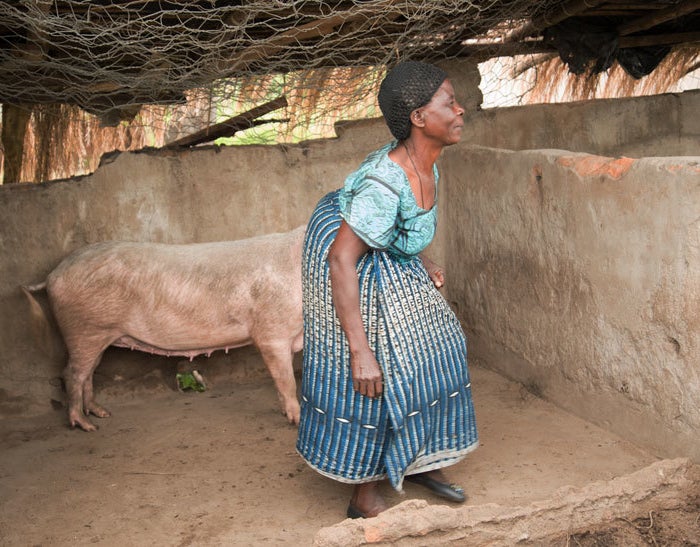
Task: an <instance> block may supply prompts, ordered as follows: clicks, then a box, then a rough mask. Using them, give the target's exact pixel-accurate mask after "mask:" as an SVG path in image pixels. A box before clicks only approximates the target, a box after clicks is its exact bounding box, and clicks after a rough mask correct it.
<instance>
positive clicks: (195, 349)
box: [111, 335, 253, 360]
mask: <svg viewBox="0 0 700 547" xmlns="http://www.w3.org/2000/svg"><path fill="white" fill-rule="evenodd" d="M164 342H165V341H156V340H152V341H151V342H145V341H143V340H137V339H136V338H133V337H132V336H128V335H125V336H121V337H120V338H118V339H117V340H115V341H114V342H112V344H111V345H113V346H117V347H121V348H129V349H132V350H138V351H144V352H146V353H153V354H155V355H165V356H167V357H175V356H181V357H188V358H189V359H190V360H192V359H193V358H194V357H196V356H197V355H206V356H207V357H209V356H210V355H211V354H212V353H213V352H215V351H218V350H224V351H226V352H227V353H228V350H230V349H233V348H240V347H242V346H248V345H250V344H252V343H253V341H252V340H251V339H250V338H240V339H237V340H235V341H225V342H223V341H222V342H221V343H217V342H218V341H217V340H212V341H211V342H212V343H211V345H209V344H205V343H203V342H204V341H191V342H190V343H184V342H177V343H176V342H165V343H164ZM198 342H201V343H198Z"/></svg>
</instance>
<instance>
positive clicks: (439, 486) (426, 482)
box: [404, 473, 467, 503]
mask: <svg viewBox="0 0 700 547" xmlns="http://www.w3.org/2000/svg"><path fill="white" fill-rule="evenodd" d="M404 480H406V481H408V482H412V483H415V484H420V485H421V486H425V487H426V488H427V489H428V490H430V491H431V492H432V493H433V494H435V495H436V496H439V497H441V498H444V499H446V500H450V501H454V502H455V503H464V502H465V501H466V499H467V496H465V495H464V490H463V489H462V487H461V486H457V485H456V484H447V483H445V482H440V481H436V480H435V479H431V478H430V477H429V476H428V475H427V473H417V474H415V475H406V477H405V478H404Z"/></svg>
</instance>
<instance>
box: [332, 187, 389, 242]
mask: <svg viewBox="0 0 700 547" xmlns="http://www.w3.org/2000/svg"><path fill="white" fill-rule="evenodd" d="M338 198H339V202H340V214H341V216H342V217H343V219H344V220H345V222H347V223H348V225H349V226H350V228H352V231H353V232H355V234H357V235H358V236H359V237H360V239H362V240H363V241H364V242H365V243H367V245H369V246H370V247H372V248H374V249H386V248H387V247H389V245H390V244H391V243H392V242H393V239H394V237H395V236H394V232H395V228H396V223H397V218H398V212H399V204H400V199H399V193H398V192H397V190H396V189H395V188H393V187H392V186H391V185H389V184H388V183H386V182H385V181H383V180H381V179H380V178H377V177H375V176H372V175H364V176H363V175H360V176H358V177H357V178H354V179H353V178H349V179H348V180H347V181H346V182H345V186H344V188H343V189H342V190H341V192H340V195H339V196H338Z"/></svg>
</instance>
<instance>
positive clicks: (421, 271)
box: [297, 61, 477, 518]
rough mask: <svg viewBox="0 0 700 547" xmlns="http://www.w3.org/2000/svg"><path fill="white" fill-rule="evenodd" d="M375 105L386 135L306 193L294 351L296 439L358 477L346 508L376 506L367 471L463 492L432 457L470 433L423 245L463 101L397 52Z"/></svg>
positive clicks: (468, 439) (461, 449)
mask: <svg viewBox="0 0 700 547" xmlns="http://www.w3.org/2000/svg"><path fill="white" fill-rule="evenodd" d="M379 106H380V108H381V111H382V113H383V114H384V118H385V120H386V122H387V125H388V126H389V129H390V131H391V133H392V135H393V136H394V137H395V138H396V141H394V142H392V143H390V144H388V145H387V146H384V147H383V148H381V149H379V150H377V151H375V152H373V153H372V154H370V155H369V156H368V157H367V158H366V159H365V161H364V162H363V163H362V164H361V165H360V167H359V169H358V170H357V171H355V172H354V173H352V174H351V175H350V176H349V177H348V178H347V179H346V181H345V185H344V187H343V188H342V189H340V190H336V191H334V192H331V193H330V194H328V195H327V196H325V197H324V198H323V199H321V201H320V202H319V203H318V205H317V206H316V209H315V210H314V212H313V214H312V216H311V219H310V221H309V224H308V227H307V233H306V239H305V242H304V256H303V260H304V264H303V289H304V357H303V379H302V406H301V423H300V426H299V437H298V441H297V450H298V451H299V453H300V454H301V456H302V457H303V458H304V459H305V460H306V462H307V463H308V464H309V465H310V466H311V467H313V468H314V469H315V470H316V471H318V472H319V473H321V474H322V475H325V476H327V477H330V478H333V479H335V480H337V481H340V482H343V483H350V484H354V485H355V489H354V491H353V494H352V497H351V499H350V505H349V506H348V510H347V515H348V517H351V518H358V517H371V516H376V515H377V514H378V513H380V512H381V511H383V510H385V509H386V507H387V506H386V503H385V502H384V500H383V498H382V497H381V495H380V493H379V491H378V490H377V488H376V487H377V484H378V482H379V481H381V480H382V479H385V478H388V479H389V481H390V482H391V484H392V486H393V487H394V488H395V489H397V490H399V491H400V490H401V489H402V484H403V481H404V479H405V480H407V481H410V482H415V483H418V484H421V485H423V486H425V487H427V488H428V489H429V490H431V491H432V492H433V493H434V494H437V495H438V496H441V497H443V498H446V499H448V500H451V501H454V502H463V501H464V500H465V496H464V493H463V490H462V489H461V488H460V487H458V486H456V485H453V484H450V483H449V482H448V480H447V479H446V478H445V476H444V475H443V473H442V471H441V468H443V467H446V466H448V465H451V464H454V463H455V462H457V461H459V460H461V459H462V458H463V457H464V456H465V455H466V454H467V453H468V452H470V451H471V450H473V449H474V448H476V446H477V431H476V424H475V420H474V409H473V405H472V398H471V387H470V386H471V383H470V380H469V372H468V370H467V353H466V340H465V337H464V333H463V331H462V329H461V326H460V323H459V321H458V320H457V318H456V317H455V315H454V313H453V312H452V311H451V309H450V308H449V306H448V304H447V302H446V301H445V299H444V298H443V296H442V295H441V294H440V292H439V291H438V289H439V288H440V287H441V286H442V285H443V283H444V273H443V270H442V269H441V268H440V267H438V266H437V265H435V264H434V263H433V262H431V261H430V260H429V259H428V258H426V257H425V256H424V255H422V254H421V253H422V251H423V250H424V249H425V248H426V247H427V246H428V244H429V243H430V242H431V240H432V239H433V235H434V234H435V226H436V221H437V204H436V200H437V195H438V171H437V168H436V166H435V161H436V160H437V158H438V156H439V155H440V152H441V151H442V149H443V148H444V147H445V146H449V145H451V144H454V143H456V142H458V141H459V139H460V136H461V133H462V126H463V123H464V122H463V115H464V109H463V108H462V107H461V106H460V105H459V104H458V102H457V101H456V99H455V96H454V90H453V88H452V85H451V83H450V81H449V80H448V79H447V75H446V73H445V72H444V71H443V70H442V69H440V68H438V67H436V66H433V65H430V64H425V63H418V62H411V61H407V62H404V63H400V64H399V65H397V66H396V67H395V68H393V69H392V70H391V71H390V72H389V73H388V74H387V75H386V77H385V79H384V81H383V82H382V84H381V87H380V91H379Z"/></svg>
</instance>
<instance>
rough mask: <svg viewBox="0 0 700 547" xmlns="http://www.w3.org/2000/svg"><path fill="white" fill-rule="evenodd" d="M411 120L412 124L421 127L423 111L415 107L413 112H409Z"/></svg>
mask: <svg viewBox="0 0 700 547" xmlns="http://www.w3.org/2000/svg"><path fill="white" fill-rule="evenodd" d="M411 121H412V122H413V124H414V125H417V126H418V127H423V121H424V120H423V111H422V110H421V109H420V108H416V109H415V110H414V111H413V112H411Z"/></svg>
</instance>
